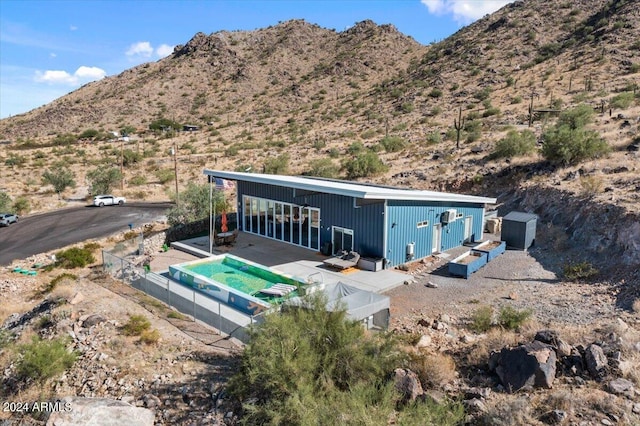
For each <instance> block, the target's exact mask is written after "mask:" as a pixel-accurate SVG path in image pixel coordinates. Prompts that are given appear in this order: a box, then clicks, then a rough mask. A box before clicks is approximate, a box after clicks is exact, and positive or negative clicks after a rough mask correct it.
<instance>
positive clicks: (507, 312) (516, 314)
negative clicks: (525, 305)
mask: <svg viewBox="0 0 640 426" xmlns="http://www.w3.org/2000/svg"><path fill="white" fill-rule="evenodd" d="M530 316H531V311H529V310H523V311H518V310H517V309H514V308H512V307H511V306H505V307H503V308H501V309H500V312H499V313H498V325H499V326H500V327H502V328H505V329H507V330H517V329H518V328H520V326H521V325H522V324H524V322H525V321H526V320H528V319H529V317H530Z"/></svg>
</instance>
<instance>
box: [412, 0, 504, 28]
mask: <svg viewBox="0 0 640 426" xmlns="http://www.w3.org/2000/svg"><path fill="white" fill-rule="evenodd" d="M513 1H514V0H467V1H465V0H422V4H424V5H425V6H426V7H427V9H429V13H431V14H433V15H439V16H441V15H453V19H454V20H455V21H456V22H458V23H460V24H469V23H471V22H473V21H475V20H476V19H479V18H482V17H483V16H484V15H486V14H488V13H493V12H495V11H496V10H498V9H500V8H501V7H502V6H504V5H506V4H509V3H512V2H513Z"/></svg>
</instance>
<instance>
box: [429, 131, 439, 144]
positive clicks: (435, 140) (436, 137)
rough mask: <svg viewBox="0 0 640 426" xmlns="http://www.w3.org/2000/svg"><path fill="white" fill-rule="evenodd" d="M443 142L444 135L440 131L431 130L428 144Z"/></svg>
mask: <svg viewBox="0 0 640 426" xmlns="http://www.w3.org/2000/svg"><path fill="white" fill-rule="evenodd" d="M440 142H442V135H441V134H440V132H431V133H429V136H427V145H436V144H439V143H440Z"/></svg>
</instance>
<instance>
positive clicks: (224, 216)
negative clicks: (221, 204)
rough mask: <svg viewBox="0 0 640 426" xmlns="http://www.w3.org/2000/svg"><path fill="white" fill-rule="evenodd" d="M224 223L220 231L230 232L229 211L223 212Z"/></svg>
mask: <svg viewBox="0 0 640 426" xmlns="http://www.w3.org/2000/svg"><path fill="white" fill-rule="evenodd" d="M221 221H222V225H221V226H220V231H221V232H223V233H224V232H228V231H229V227H228V226H227V212H224V211H223V212H222V219H221Z"/></svg>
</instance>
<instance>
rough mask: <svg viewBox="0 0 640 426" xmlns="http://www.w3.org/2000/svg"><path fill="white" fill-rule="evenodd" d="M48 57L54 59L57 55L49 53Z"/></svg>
mask: <svg viewBox="0 0 640 426" xmlns="http://www.w3.org/2000/svg"><path fill="white" fill-rule="evenodd" d="M49 56H50V57H51V58H55V57H56V56H58V55H56V54H55V53H54V52H51V53H49Z"/></svg>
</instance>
